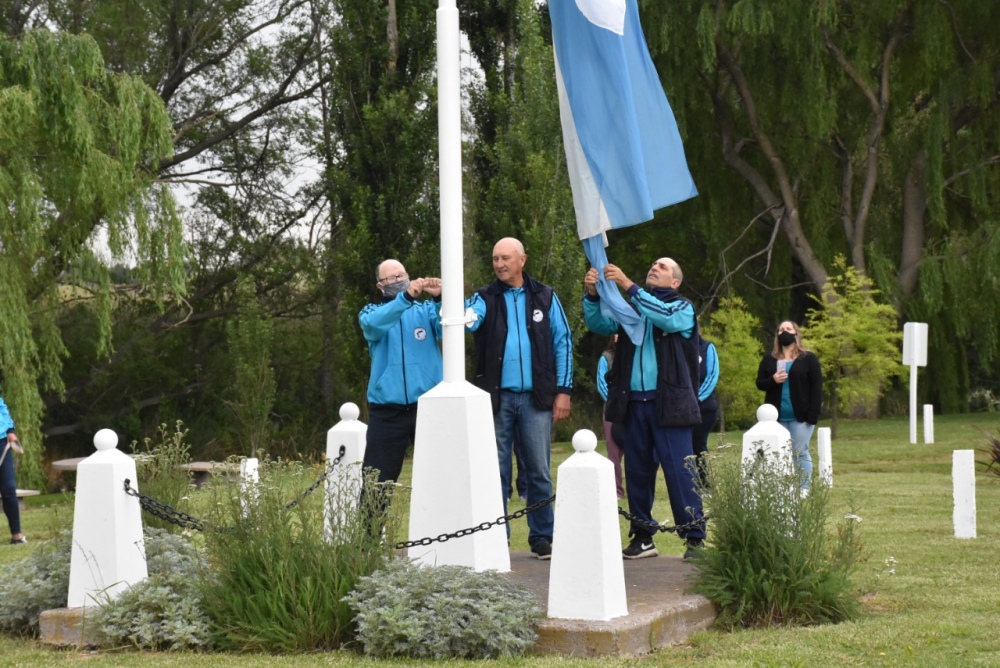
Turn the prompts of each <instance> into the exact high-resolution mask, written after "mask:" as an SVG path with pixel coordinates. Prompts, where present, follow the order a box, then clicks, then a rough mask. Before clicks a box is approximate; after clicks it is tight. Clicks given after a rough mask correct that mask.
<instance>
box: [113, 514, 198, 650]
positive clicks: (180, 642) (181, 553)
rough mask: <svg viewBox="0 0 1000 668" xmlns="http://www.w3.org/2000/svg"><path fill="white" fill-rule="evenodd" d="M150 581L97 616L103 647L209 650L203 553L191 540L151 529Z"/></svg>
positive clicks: (148, 547) (148, 544) (147, 540)
mask: <svg viewBox="0 0 1000 668" xmlns="http://www.w3.org/2000/svg"><path fill="white" fill-rule="evenodd" d="M145 545H146V564H147V567H148V569H149V578H148V579H146V580H143V581H142V582H139V583H137V584H135V585H133V586H132V587H129V589H128V590H126V591H125V592H123V593H122V594H121V595H120V596H118V597H117V598H115V599H114V600H113V601H109V602H108V603H106V604H105V605H104V606H103V607H101V608H100V609H99V610H98V612H97V615H96V621H97V625H98V627H99V628H100V633H101V636H102V644H103V645H105V646H109V647H124V646H129V647H135V648H138V649H146V650H169V649H199V648H201V649H205V648H208V647H209V646H210V638H211V626H210V624H209V620H208V617H207V615H205V613H204V612H203V606H202V599H201V591H200V589H199V587H198V581H199V579H200V578H202V577H204V574H205V567H206V562H205V560H204V557H203V555H202V554H201V553H200V552H199V551H198V550H197V549H196V548H195V547H194V546H192V545H191V544H190V543H189V542H188V541H187V540H185V539H184V538H182V537H180V536H176V535H171V534H168V533H166V532H164V531H162V530H159V529H147V530H146V538H145Z"/></svg>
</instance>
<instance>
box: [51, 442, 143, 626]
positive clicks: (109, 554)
mask: <svg viewBox="0 0 1000 668" xmlns="http://www.w3.org/2000/svg"><path fill="white" fill-rule="evenodd" d="M94 445H95V446H96V447H97V452H95V453H94V454H92V455H91V456H89V457H87V458H86V459H84V460H83V461H82V462H80V465H79V466H78V467H77V469H76V501H75V506H74V511H73V550H72V554H71V556H70V566H69V595H68V600H67V607H70V608H83V607H99V606H102V605H104V603H106V602H107V601H110V600H112V599H114V598H115V597H117V596H118V595H119V594H121V593H122V592H123V591H125V590H126V589H127V588H128V587H129V586H131V585H133V584H135V583H137V582H141V581H142V580H145V579H146V577H147V575H148V572H147V570H146V550H145V544H144V543H143V539H142V509H141V507H140V506H139V500H138V499H136V498H133V497H131V496H129V495H128V494H126V493H125V480H126V478H127V479H128V480H129V485H130V486H131V488H132V489H134V490H136V491H138V489H139V482H138V480H137V479H136V472H135V460H133V459H132V458H131V457H129V456H128V455H126V454H125V453H123V452H121V451H119V450H118V449H117V447H116V446H117V445H118V435H117V434H115V432H113V431H111V430H110V429H102V430H100V431H99V432H97V434H95V435H94Z"/></svg>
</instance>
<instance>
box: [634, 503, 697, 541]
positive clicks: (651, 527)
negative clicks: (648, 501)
mask: <svg viewBox="0 0 1000 668" xmlns="http://www.w3.org/2000/svg"><path fill="white" fill-rule="evenodd" d="M618 514H619V515H621V516H622V517H624V518H625V519H627V520H628V521H629V522H632V523H633V524H635V525H636V526H638V527H639V528H641V529H645V530H646V531H648V532H650V533H651V534H655V533H657V532H659V531H663V532H670V533H676V534H678V535H679V534H680V532H682V531H687V530H688V529H695V528H697V527H701V526H704V525H705V522H706V521H708V515H703V516H702V517H701V518H699V519H696V520H691V521H690V522H688V523H687V524H677V525H674V526H665V525H663V524H657V523H656V522H649V521H647V520H644V519H642V518H640V517H636V516H635V515H633V514H632V513H630V512H628V511H626V510H625V509H624V508H621V507H619V508H618Z"/></svg>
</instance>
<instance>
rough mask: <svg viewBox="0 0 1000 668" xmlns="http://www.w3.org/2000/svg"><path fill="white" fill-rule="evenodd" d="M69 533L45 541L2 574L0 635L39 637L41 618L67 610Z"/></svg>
mask: <svg viewBox="0 0 1000 668" xmlns="http://www.w3.org/2000/svg"><path fill="white" fill-rule="evenodd" d="M71 544H72V541H71V536H70V533H69V532H64V533H62V534H61V535H60V536H59V537H57V538H54V539H52V540H50V541H46V542H45V543H43V544H42V545H40V546H39V547H38V548H37V549H36V550H35V551H34V552H32V553H31V554H30V555H28V556H27V557H25V558H24V559H22V560H20V561H15V562H14V563H12V564H8V565H7V566H4V568H3V571H2V572H0V631H5V632H7V633H16V634H18V635H37V634H38V616H39V615H40V614H42V612H44V611H45V610H50V609H52V608H65V607H66V598H67V595H68V594H69V558H70V546H71Z"/></svg>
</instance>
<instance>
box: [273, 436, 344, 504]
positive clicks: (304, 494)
mask: <svg viewBox="0 0 1000 668" xmlns="http://www.w3.org/2000/svg"><path fill="white" fill-rule="evenodd" d="M345 452H347V448H346V447H345V446H343V445H342V446H340V452H339V453H338V454H337V458H336V459H334V460H333V461H332V462H330V463H329V464H328V465H327V467H326V470H325V471H323V474H322V475H320V477H318V478H316V482H314V483H313V484H311V485H309V487H307V488H306V491H304V492H302V493H301V494H299V498H297V499H295V500H293V501H289V502H288V503H286V504H285V510H291V509H292V508H294V507H295V506H297V505H299V504H300V503H301V502H302V501H303V500H304V499H305V498H306V497H307V496H309V495H310V494H312V493H313V492H315V491H316V490H317V489H318V488H319V486H320V485H322V484H323V483H324V482H326V479H327V478H328V477H330V474H331V473H333V469H334V468H335V467H336V466H337V464H339V463H340V460H341V459H343V458H344V453H345Z"/></svg>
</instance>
